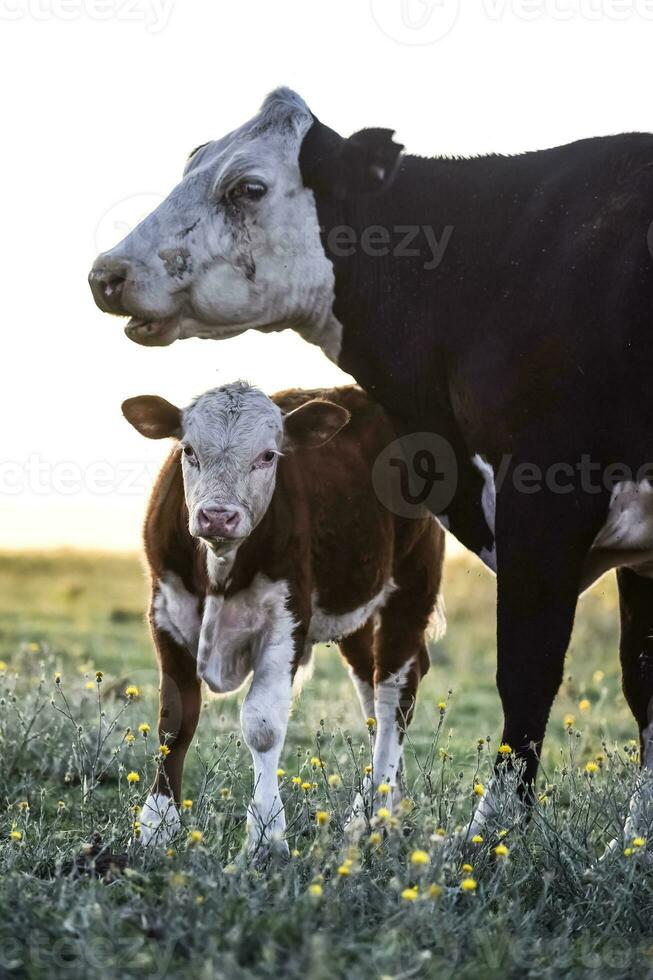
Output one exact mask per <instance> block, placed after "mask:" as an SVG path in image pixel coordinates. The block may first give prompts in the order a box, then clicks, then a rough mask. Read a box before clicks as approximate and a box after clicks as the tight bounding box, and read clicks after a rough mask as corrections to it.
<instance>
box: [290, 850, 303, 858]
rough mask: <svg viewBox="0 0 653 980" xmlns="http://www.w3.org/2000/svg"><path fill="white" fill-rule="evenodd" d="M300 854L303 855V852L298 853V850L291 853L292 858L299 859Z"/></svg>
mask: <svg viewBox="0 0 653 980" xmlns="http://www.w3.org/2000/svg"><path fill="white" fill-rule="evenodd" d="M300 854H301V851H298V850H297V848H295V849H294V851H291V852H290V856H291V857H294V858H298V857H299V855H300Z"/></svg>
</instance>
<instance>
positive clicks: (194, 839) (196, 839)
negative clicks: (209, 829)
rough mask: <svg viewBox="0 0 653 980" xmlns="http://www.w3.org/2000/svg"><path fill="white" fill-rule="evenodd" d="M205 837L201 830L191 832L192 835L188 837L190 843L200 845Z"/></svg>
mask: <svg viewBox="0 0 653 980" xmlns="http://www.w3.org/2000/svg"><path fill="white" fill-rule="evenodd" d="M203 837H204V834H203V833H202V831H201V830H191V832H190V834H189V835H188V843H189V844H199V843H200V841H201V840H202V838H203Z"/></svg>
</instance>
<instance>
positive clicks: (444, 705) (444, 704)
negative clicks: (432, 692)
mask: <svg viewBox="0 0 653 980" xmlns="http://www.w3.org/2000/svg"><path fill="white" fill-rule="evenodd" d="M438 708H439V709H440V711H446V710H447V702H446V701H438Z"/></svg>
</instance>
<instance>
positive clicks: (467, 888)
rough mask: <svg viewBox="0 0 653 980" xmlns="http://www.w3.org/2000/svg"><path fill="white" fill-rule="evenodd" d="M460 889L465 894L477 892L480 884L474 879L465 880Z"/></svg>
mask: <svg viewBox="0 0 653 980" xmlns="http://www.w3.org/2000/svg"><path fill="white" fill-rule="evenodd" d="M460 887H461V888H462V890H463V891H464V892H475V891H476V889H477V888H478V884H477V883H476V881H475V880H474V879H473V878H463V880H462V881H461V882H460Z"/></svg>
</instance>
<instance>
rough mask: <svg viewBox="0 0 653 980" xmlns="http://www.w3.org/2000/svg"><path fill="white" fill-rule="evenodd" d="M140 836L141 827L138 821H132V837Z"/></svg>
mask: <svg viewBox="0 0 653 980" xmlns="http://www.w3.org/2000/svg"><path fill="white" fill-rule="evenodd" d="M140 836H141V825H140V823H139V821H138V820H134V837H140Z"/></svg>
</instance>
